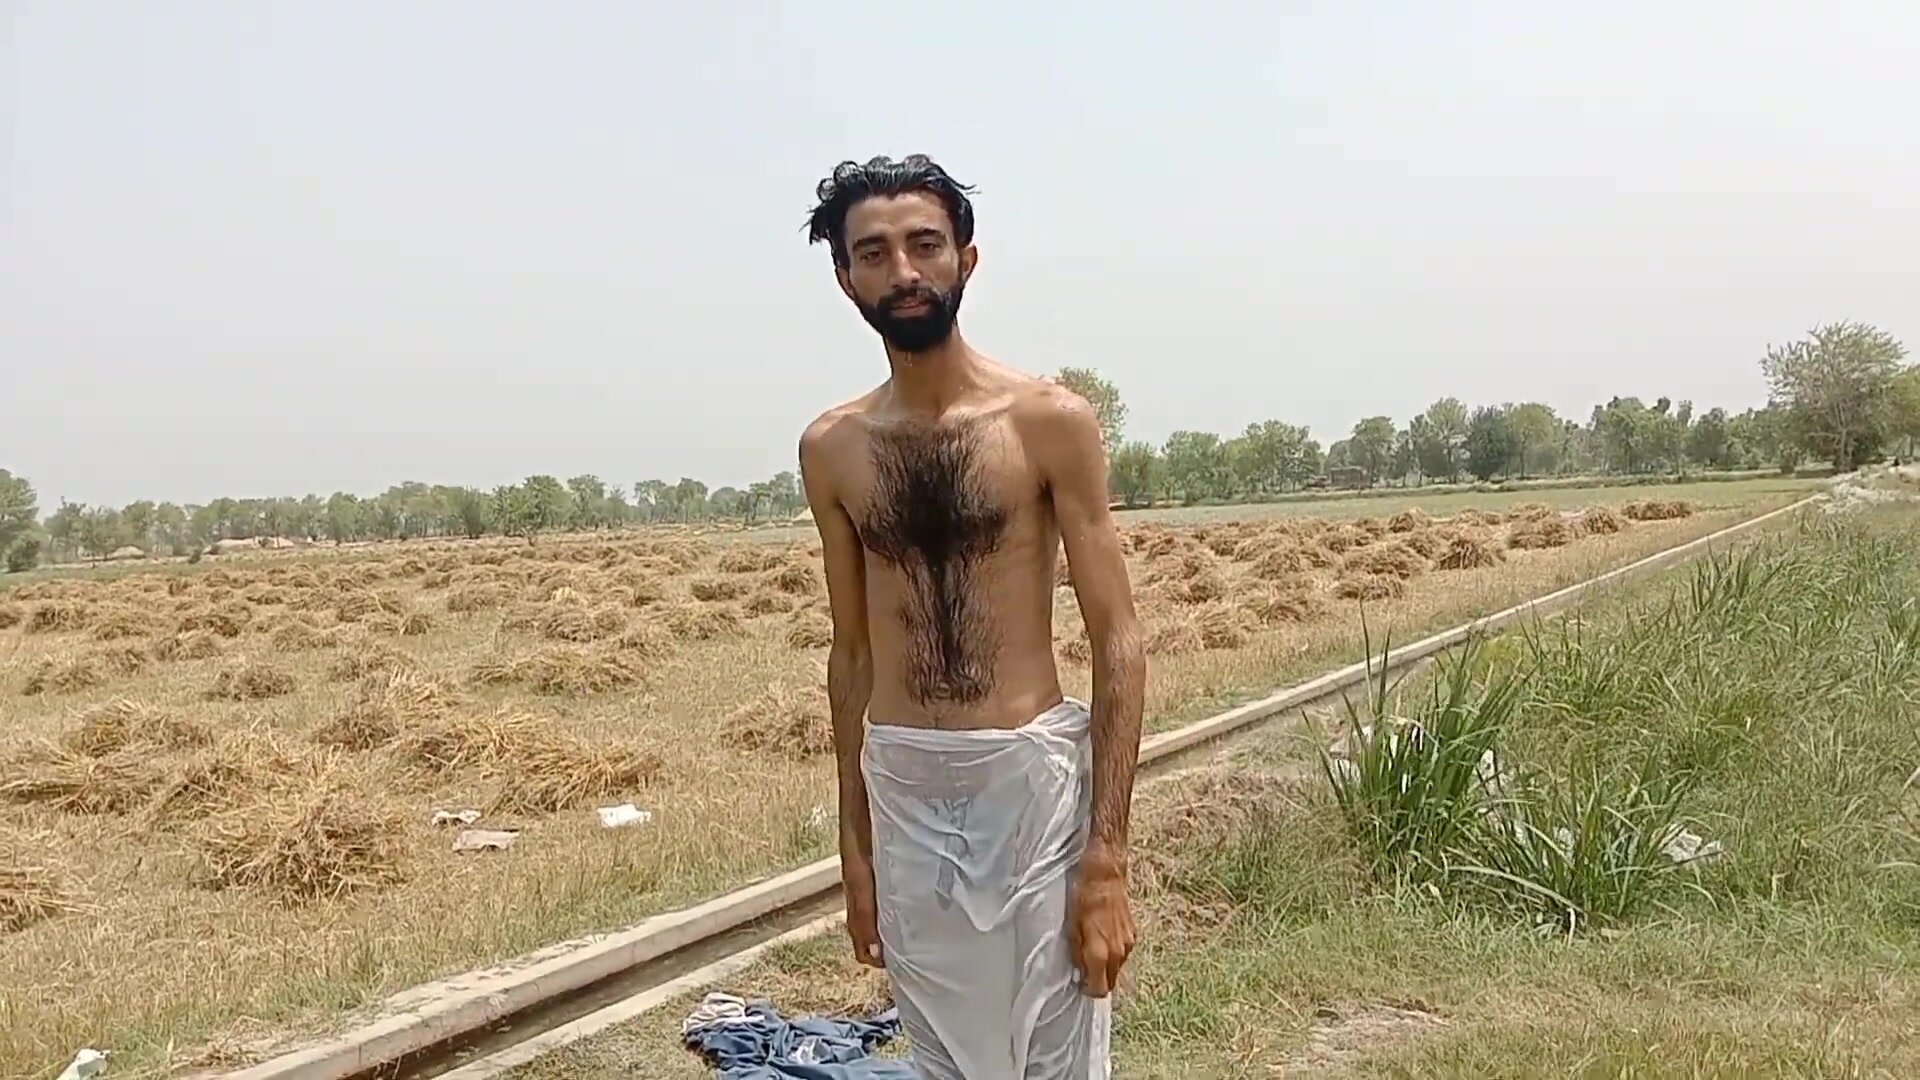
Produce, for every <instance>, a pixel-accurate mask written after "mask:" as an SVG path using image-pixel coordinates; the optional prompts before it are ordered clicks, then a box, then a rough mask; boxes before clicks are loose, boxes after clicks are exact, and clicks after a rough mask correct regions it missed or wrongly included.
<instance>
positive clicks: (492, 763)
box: [395, 709, 660, 813]
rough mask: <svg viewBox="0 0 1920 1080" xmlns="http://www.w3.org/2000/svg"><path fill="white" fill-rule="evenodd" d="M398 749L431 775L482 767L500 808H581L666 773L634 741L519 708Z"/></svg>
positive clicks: (408, 738) (410, 739) (424, 733)
mask: <svg viewBox="0 0 1920 1080" xmlns="http://www.w3.org/2000/svg"><path fill="white" fill-rule="evenodd" d="M395 754H396V756H397V757H398V758H399V759H400V761H401V762H402V763H403V765H404V766H405V767H406V768H407V769H408V770H409V771H410V772H412V773H413V774H414V775H415V776H418V777H421V778H423V779H426V778H433V777H438V776H444V775H447V774H449V773H454V772H474V773H478V774H479V775H480V776H482V777H483V778H485V779H488V780H491V781H493V782H494V783H495V784H496V785H497V789H496V792H495V794H494V797H493V800H492V803H491V806H492V809H493V810H494V811H496V812H525V813H555V812H558V811H561V810H568V809H573V808H576V807H579V806H584V805H587V804H589V803H591V802H594V801H596V800H600V799H605V798H610V797H614V796H620V795H627V794H630V793H631V792H632V790H633V789H634V788H636V787H639V786H641V785H643V784H646V783H648V782H650V781H652V780H653V778H654V777H655V776H656V775H658V773H659V771H660V758H659V757H658V756H657V755H655V754H652V753H649V752H647V751H644V750H641V749H640V748H638V747H635V746H631V745H623V744H618V743H610V742H603V741H599V740H596V741H594V742H591V743H590V742H587V741H586V740H583V739H579V738H576V737H574V736H573V735H571V734H569V733H567V732H565V731H563V730H561V729H560V728H559V727H558V726H557V725H555V724H554V722H553V721H552V720H550V719H549V718H547V717H544V716H538V715H535V714H532V713H526V712H520V711H517V710H512V709H505V710H502V711H500V712H498V713H495V714H493V715H492V716H485V717H477V716H456V717H453V718H451V719H448V720H445V721H442V722H440V723H437V724H433V725H429V726H426V727H423V728H419V729H416V730H414V731H411V732H408V733H407V734H406V735H405V736H403V737H402V739H401V740H400V742H399V743H398V744H397V745H396V747H395Z"/></svg>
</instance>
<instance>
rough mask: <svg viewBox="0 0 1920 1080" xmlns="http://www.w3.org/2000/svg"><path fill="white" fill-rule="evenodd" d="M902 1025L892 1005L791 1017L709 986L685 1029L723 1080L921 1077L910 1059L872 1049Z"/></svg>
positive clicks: (690, 1044) (765, 1004) (691, 1043)
mask: <svg viewBox="0 0 1920 1080" xmlns="http://www.w3.org/2000/svg"><path fill="white" fill-rule="evenodd" d="M899 1030H900V1019H899V1017H898V1015H897V1014H896V1013H895V1012H894V1010H892V1009H888V1010H887V1011H886V1012H883V1013H881V1014H880V1015H878V1016H875V1017H872V1018H870V1019H866V1020H840V1019H829V1018H825V1017H812V1016H810V1017H802V1018H799V1019H789V1018H787V1017H785V1016H782V1015H781V1014H780V1012H779V1010H777V1009H775V1008H774V1007H773V1005H772V1003H770V1002H767V1001H746V1000H743V999H741V998H737V997H734V996H732V995H730V994H708V995H707V997H706V999H705V1000H704V1001H702V1002H701V1003H700V1004H699V1005H698V1006H697V1007H695V1009H694V1010H693V1013H692V1014H691V1015H690V1016H688V1017H687V1020H686V1022H685V1023H684V1024H682V1025H681V1028H680V1037H681V1040H682V1041H683V1042H684V1043H685V1044H686V1046H687V1048H688V1049H690V1050H695V1051H698V1052H699V1053H700V1055H701V1056H702V1057H703V1058H705V1059H706V1061H707V1064H709V1065H711V1066H713V1068H714V1075H715V1076H716V1077H718V1078H719V1080H916V1078H917V1077H918V1075H919V1074H918V1073H916V1072H914V1071H913V1069H912V1067H911V1066H909V1065H908V1064H907V1063H906V1062H903V1061H889V1060H886V1059H883V1058H876V1057H874V1056H873V1051H874V1049H875V1048H877V1047H879V1046H882V1045H884V1044H886V1043H888V1042H890V1041H892V1039H893V1038H894V1036H895V1035H896V1034H898V1033H899Z"/></svg>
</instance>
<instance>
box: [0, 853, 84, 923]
mask: <svg viewBox="0 0 1920 1080" xmlns="http://www.w3.org/2000/svg"><path fill="white" fill-rule="evenodd" d="M57 851H58V841H57V840H56V839H55V838H53V837H50V836H45V835H31V836H30V835H29V834H26V833H21V832H16V831H14V830H11V829H9V830H5V831H0V934H11V933H16V932H18V931H21V930H25V929H26V928H27V927H29V926H32V925H34V924H35V923H40V922H45V921H47V920H48V919H54V918H58V917H60V916H61V915H69V914H73V913H75V912H78V911H84V910H86V906H87V905H86V903H85V900H84V895H85V894H84V892H83V891H82V889H81V887H80V885H79V883H78V882H77V881H76V879H75V878H74V877H73V875H72V874H71V873H70V872H69V871H68V870H67V869H66V867H65V866H63V865H61V863H60V859H59V856H58V855H57V854H56V852H57Z"/></svg>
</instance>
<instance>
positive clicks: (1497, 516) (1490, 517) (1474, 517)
mask: <svg viewBox="0 0 1920 1080" xmlns="http://www.w3.org/2000/svg"><path fill="white" fill-rule="evenodd" d="M1448 520H1450V521H1452V522H1454V523H1455V524H1459V525H1477V526H1481V527H1483V528H1484V527H1491V526H1498V525H1505V524H1506V523H1507V517H1506V515H1505V514H1502V513H1501V512H1500V511H1498V510H1481V509H1479V508H1477V507H1468V508H1467V509H1465V510H1462V511H1460V512H1459V513H1457V514H1455V515H1453V517H1452V518H1450V519H1448Z"/></svg>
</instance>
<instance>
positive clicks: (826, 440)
mask: <svg viewBox="0 0 1920 1080" xmlns="http://www.w3.org/2000/svg"><path fill="white" fill-rule="evenodd" d="M873 396H874V395H873V393H872V392H868V393H865V394H862V395H860V396H859V397H857V398H854V399H853V400H851V401H843V402H841V403H840V404H838V405H835V406H833V407H832V408H830V409H827V410H826V411H825V412H822V413H821V414H820V415H819V416H816V417H814V418H813V420H812V421H811V422H810V423H808V424H807V426H806V428H805V430H803V431H801V432H800V459H801V462H802V463H803V464H804V463H805V462H806V460H807V459H808V458H812V457H819V456H820V455H823V454H829V455H830V454H832V453H834V452H835V451H837V450H839V449H840V448H842V447H845V446H846V445H847V442H848V440H849V439H854V438H858V437H859V436H860V432H861V430H862V429H863V427H864V423H863V421H864V420H865V418H866V415H867V413H868V411H869V410H870V409H871V407H872V402H873Z"/></svg>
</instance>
